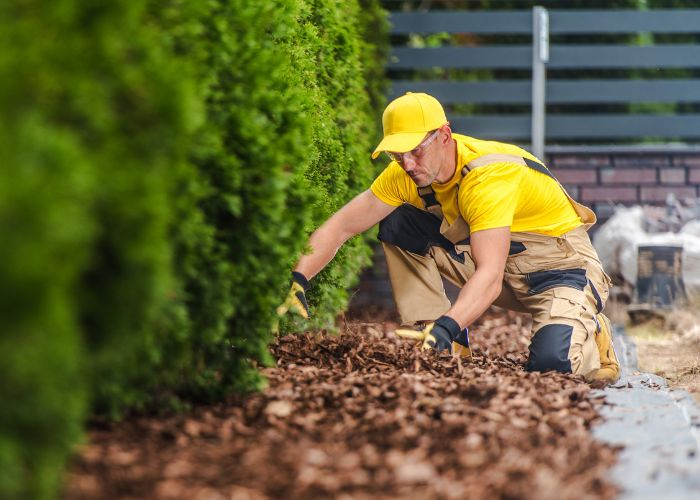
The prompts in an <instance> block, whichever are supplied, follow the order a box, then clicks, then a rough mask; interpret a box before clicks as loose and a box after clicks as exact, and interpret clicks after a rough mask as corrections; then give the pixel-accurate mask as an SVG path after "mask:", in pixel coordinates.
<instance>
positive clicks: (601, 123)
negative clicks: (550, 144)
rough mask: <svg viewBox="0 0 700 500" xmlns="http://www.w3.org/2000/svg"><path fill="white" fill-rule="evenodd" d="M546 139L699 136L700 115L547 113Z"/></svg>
mask: <svg viewBox="0 0 700 500" xmlns="http://www.w3.org/2000/svg"><path fill="white" fill-rule="evenodd" d="M547 129H548V131H549V132H548V133H547V138H552V139H561V138H569V137H573V138H576V137H581V138H592V139H593V138H595V139H606V138H608V137H615V138H631V137H668V138H671V137H683V138H697V137H700V114H687V115H637V114H633V115H608V114H597V115H559V116H556V115H550V116H549V117H547Z"/></svg>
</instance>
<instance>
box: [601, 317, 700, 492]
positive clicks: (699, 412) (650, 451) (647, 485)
mask: <svg viewBox="0 0 700 500" xmlns="http://www.w3.org/2000/svg"><path fill="white" fill-rule="evenodd" d="M614 342H615V350H616V352H617V354H618V357H619V358H620V363H621V365H622V376H621V377H620V380H619V381H618V382H617V383H616V384H615V385H614V386H610V387H606V388H605V389H603V390H599V391H595V393H597V394H602V395H604V397H605V405H604V406H603V408H602V409H601V415H602V416H603V417H604V421H603V422H602V423H600V424H599V425H597V426H595V427H594V428H593V435H594V436H595V437H596V438H597V439H599V440H601V441H603V442H606V443H609V444H611V445H621V446H624V449H623V450H622V451H621V452H620V455H619V461H618V463H617V464H616V465H615V466H614V467H613V469H612V470H611V480H612V481H613V482H615V483H616V484H617V485H618V486H619V487H620V488H621V490H622V492H621V494H620V496H619V498H620V499H624V500H627V499H630V500H631V499H634V500H638V499H654V500H659V499H664V500H667V499H679V500H680V499H694V500H695V499H698V498H700V408H699V407H698V405H697V404H696V403H695V401H694V400H693V398H692V397H691V396H690V394H688V393H687V392H686V391H683V390H675V389H670V388H669V387H668V384H667V383H666V380H665V379H663V378H661V377H658V376H656V375H652V374H650V373H641V372H640V371H639V370H638V365H637V352H636V346H635V345H634V342H633V340H632V339H631V338H630V337H629V336H627V335H626V334H625V332H624V329H623V328H622V327H619V326H616V327H615V329H614ZM595 393H594V395H595Z"/></svg>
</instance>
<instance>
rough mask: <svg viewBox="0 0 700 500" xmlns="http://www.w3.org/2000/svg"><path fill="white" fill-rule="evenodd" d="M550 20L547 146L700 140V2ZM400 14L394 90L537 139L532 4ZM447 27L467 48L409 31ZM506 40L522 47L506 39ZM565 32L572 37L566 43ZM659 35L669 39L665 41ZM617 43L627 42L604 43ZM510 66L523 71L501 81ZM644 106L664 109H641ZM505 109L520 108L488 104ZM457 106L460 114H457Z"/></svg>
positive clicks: (523, 138) (499, 134) (459, 127)
mask: <svg viewBox="0 0 700 500" xmlns="http://www.w3.org/2000/svg"><path fill="white" fill-rule="evenodd" d="M548 16H549V30H548V35H549V36H550V37H551V38H552V42H553V43H551V44H549V46H548V49H549V53H548V56H549V59H548V61H546V62H545V65H546V68H547V73H548V75H547V78H546V85H545V88H544V90H543V92H544V94H545V95H546V98H545V104H546V118H545V122H544V124H543V128H544V130H545V131H546V132H545V137H546V142H547V143H548V144H553V143H569V144H571V143H579V144H581V143H586V142H587V141H589V142H595V143H598V144H600V143H610V144H615V143H626V144H629V143H630V142H633V141H639V142H656V143H664V142H669V141H680V142H692V141H693V140H697V139H698V138H700V112H699V111H700V73H699V71H698V70H699V69H700V42H698V40H699V38H698V36H697V35H698V34H700V9H675V10H650V11H627V10H586V11H572V10H550V11H548ZM390 21H391V23H392V31H391V33H392V36H393V38H394V39H395V40H401V42H400V43H399V42H397V43H395V44H394V45H393V48H392V57H391V61H390V63H389V65H388V70H389V74H390V76H392V79H393V84H392V90H391V93H392V97H395V96H398V95H401V94H403V93H404V92H407V91H413V92H418V91H423V92H428V93H430V94H432V95H434V96H435V97H437V98H438V99H439V100H441V102H443V104H444V105H446V108H448V117H450V118H451V122H452V124H453V129H454V130H456V131H459V132H462V133H465V134H468V135H473V136H476V137H482V138H493V139H503V140H513V141H515V142H519V143H521V144H525V145H527V144H528V141H530V139H531V133H532V131H533V124H532V109H533V107H532V106H533V102H532V101H533V90H534V89H533V84H532V80H531V75H532V73H531V72H530V71H528V70H529V69H531V68H532V67H533V44H532V40H533V38H535V39H536V38H537V37H536V36H535V37H533V36H532V35H533V12H532V11H493V12H468V11H440V12H424V13H417V12H411V13H399V12H395V13H392V14H391V17H390ZM545 28H546V26H545ZM436 33H448V34H452V35H460V36H456V37H451V38H450V40H451V42H450V43H455V40H460V39H461V40H462V41H463V42H464V44H462V45H449V46H440V47H412V46H410V45H411V42H410V40H411V37H410V36H408V35H410V34H413V35H416V34H417V35H420V36H423V37H425V36H426V35H431V34H436ZM659 34H662V35H663V36H662V37H659V36H658V35H659ZM470 35H471V36H470ZM482 35H488V36H486V37H483V36H482ZM545 35H546V34H545ZM610 35H618V36H612V37H611V36H610ZM619 35H629V36H619ZM668 35H673V36H670V37H669V36H668ZM681 35H683V36H681ZM685 35H690V36H685ZM502 36H508V37H509V39H511V40H512V39H514V38H515V39H518V38H520V39H522V43H515V44H514V43H506V44H503V43H502V42H499V37H502ZM518 36H519V37H518ZM479 37H481V38H479ZM674 37H675V39H674ZM563 38H566V40H565V43H561V42H559V41H557V40H558V39H559V40H561V39H563ZM659 38H660V39H662V40H663V41H664V43H655V42H654V40H655V39H656V40H658V39H659ZM413 39H414V40H415V37H414V38H413ZM484 39H485V40H487V41H486V42H485V41H484ZM572 39H573V42H572ZM610 39H615V40H623V41H616V43H598V42H599V41H601V40H610ZM475 40H476V41H475ZM577 40H582V41H577ZM669 40H670V42H671V43H669ZM679 40H682V41H679ZM687 40H690V42H688V41H687ZM545 42H546V41H545ZM436 68H438V69H439V70H438V71H434V70H435V69H436ZM440 70H447V71H440ZM456 70H465V72H463V73H459V71H456ZM474 70H493V71H491V72H490V71H486V72H484V71H481V72H480V73H481V74H482V75H483V74H486V76H482V77H481V78H480V79H475V78H474V75H475V73H477V72H475V71H474ZM500 70H508V72H509V73H510V74H520V78H517V77H511V78H501V77H498V71H500ZM630 70H631V71H630ZM678 70H683V71H678ZM426 73H428V74H430V77H429V78H426V77H425V76H424V75H425V74H426ZM501 73H502V72H501ZM445 74H447V76H445ZM460 74H461V75H462V76H459V75H460ZM469 74H471V76H465V75H469ZM572 74H575V75H577V76H576V77H574V78H572V77H571V75H572ZM421 75H423V76H421ZM455 75H457V76H455ZM578 75H583V76H578ZM467 78H469V80H467ZM640 103H644V104H645V105H646V104H650V103H653V104H654V105H655V106H646V107H645V106H637V107H636V108H635V106H634V105H638V104H640ZM535 104H536V103H535ZM464 105H477V106H475V107H473V108H472V109H474V110H476V111H474V112H469V113H464V112H462V113H460V112H459V107H460V106H461V107H462V109H464ZM503 105H514V106H511V107H512V108H514V109H516V110H517V109H518V106H519V108H520V109H519V111H516V112H513V113H507V114H504V113H502V112H500V111H497V112H489V111H488V109H489V106H491V107H496V106H500V107H503ZM528 106H530V107H528ZM455 108H456V109H457V110H458V111H457V112H450V110H451V109H455ZM484 109H486V110H487V111H483V110H484Z"/></svg>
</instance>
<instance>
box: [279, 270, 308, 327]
mask: <svg viewBox="0 0 700 500" xmlns="http://www.w3.org/2000/svg"><path fill="white" fill-rule="evenodd" d="M308 289H309V280H307V279H306V276H304V275H303V274H301V273H298V272H296V271H293V272H292V286H291V288H290V289H289V293H288V294H287V298H286V299H285V300H284V302H283V303H282V305H280V306H279V307H278V308H277V316H279V317H282V316H284V315H285V314H287V312H288V311H291V312H292V313H294V314H298V315H299V316H301V317H302V318H304V319H308V318H309V304H308V303H307V302H306V295H305V293H306V290H308Z"/></svg>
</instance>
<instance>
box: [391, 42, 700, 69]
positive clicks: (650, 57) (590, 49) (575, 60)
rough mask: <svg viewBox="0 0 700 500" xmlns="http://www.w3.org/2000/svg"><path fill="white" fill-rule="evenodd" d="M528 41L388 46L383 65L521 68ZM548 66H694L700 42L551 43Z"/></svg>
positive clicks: (699, 61)
mask: <svg viewBox="0 0 700 500" xmlns="http://www.w3.org/2000/svg"><path fill="white" fill-rule="evenodd" d="M531 59H532V48H531V47H530V46H528V45H500V46H495V47H494V46H492V47H428V48H420V49H418V48H408V47H396V48H394V49H392V52H391V57H390V59H389V61H390V62H389V63H388V65H387V68H388V69H390V70H398V69H428V68H452V69H456V68H463V69H477V68H481V69H484V68H493V69H525V68H529V67H530V66H531V64H532V60H531ZM547 67H548V68H550V69H576V68H581V69H584V68H621V69H624V68H627V69H629V68H698V67H700V45H690V44H665V45H652V46H647V47H633V46H625V45H552V46H551V48H550V60H549V63H547Z"/></svg>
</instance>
